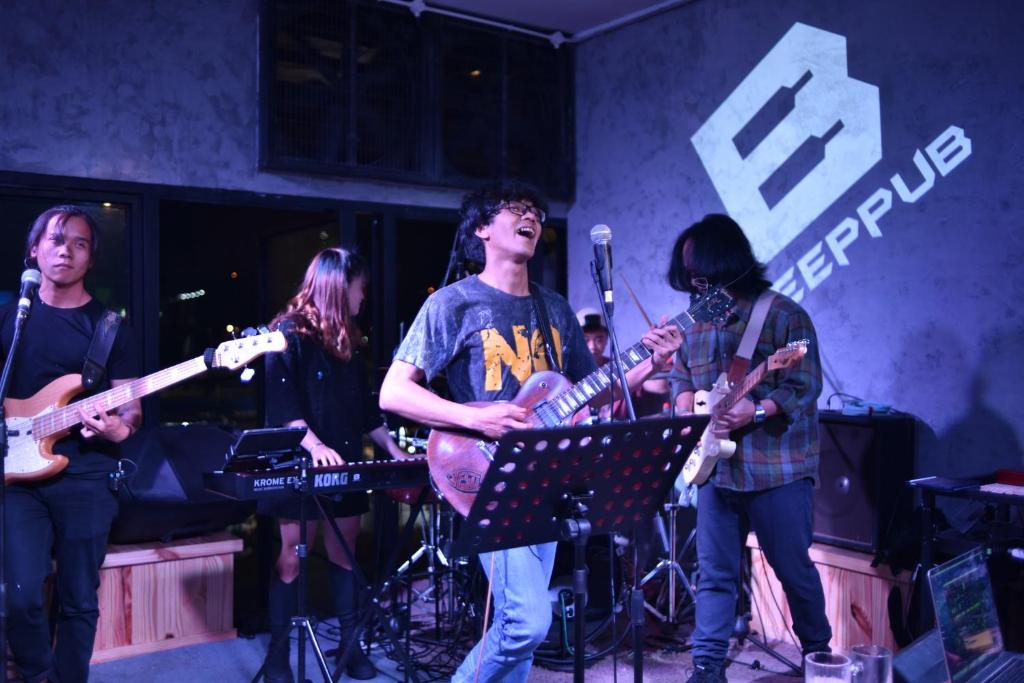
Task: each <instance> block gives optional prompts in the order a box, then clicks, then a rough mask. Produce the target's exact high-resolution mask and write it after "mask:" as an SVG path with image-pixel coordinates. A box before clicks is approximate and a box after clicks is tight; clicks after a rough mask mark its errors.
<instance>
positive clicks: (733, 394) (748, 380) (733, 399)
mask: <svg viewBox="0 0 1024 683" xmlns="http://www.w3.org/2000/svg"><path fill="white" fill-rule="evenodd" d="M767 371H768V362H767V361H761V363H760V364H759V365H758V366H757V367H756V368H754V369H753V370H752V371H751V372H750V374H748V375H747V376H746V377H744V378H743V381H742V382H740V383H739V384H737V385H736V386H735V387H733V388H732V390H731V391H730V392H729V393H728V394H726V395H725V396H723V397H722V400H721V401H719V402H718V403H717V404H716V406H715V407H716V409H718V410H721V411H722V412H725V411H727V410H729V409H730V408H732V407H733V406H734V405H736V404H737V403H739V400H740V399H741V398H743V397H744V396H746V395H747V394H749V393H750V391H751V390H752V389H753V388H754V387H756V386H757V385H758V384H760V383H761V380H762V379H764V376H765V374H766V373H767Z"/></svg>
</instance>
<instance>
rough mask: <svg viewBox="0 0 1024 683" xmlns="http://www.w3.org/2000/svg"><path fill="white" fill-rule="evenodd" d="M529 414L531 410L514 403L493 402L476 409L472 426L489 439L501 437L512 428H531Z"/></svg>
mask: <svg viewBox="0 0 1024 683" xmlns="http://www.w3.org/2000/svg"><path fill="white" fill-rule="evenodd" d="M529 415H530V411H529V410H527V409H526V408H523V407H522V406H517V405H516V404H514V403H492V404H491V405H487V406H481V407H479V408H476V409H475V411H474V414H473V420H474V421H473V424H472V426H471V428H472V429H473V431H476V432H480V433H481V434H483V435H484V436H486V437H487V438H488V439H499V438H501V437H502V435H504V434H505V432H507V431H509V430H512V429H530V426H531V425H530V424H529V423H528V422H527V421H526V420H527V418H528V417H529Z"/></svg>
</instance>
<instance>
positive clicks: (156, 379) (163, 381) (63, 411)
mask: <svg viewBox="0 0 1024 683" xmlns="http://www.w3.org/2000/svg"><path fill="white" fill-rule="evenodd" d="M206 369H207V366H206V361H205V360H204V358H203V356H199V357H198V358H193V359H192V360H187V361H185V362H183V363H178V364H177V365H173V366H171V367H169V368H166V369H164V370H161V371H159V372H155V373H153V374H152V375H147V376H145V377H140V378H139V379H137V380H135V381H133V382H129V383H127V384H122V385H120V386H116V387H114V388H113V389H108V390H107V391H104V392H101V393H99V394H96V395H95V396H90V397H88V398H85V399H82V400H80V401H76V402H74V403H69V404H68V405H66V406H64V407H62V408H57V409H56V410H53V411H52V412H49V413H44V414H42V415H40V416H38V417H36V418H35V419H34V420H33V421H32V431H33V434H34V435H35V437H36V439H37V440H38V439H42V438H45V437H47V436H50V435H52V434H57V433H58V432H62V431H64V430H67V429H71V428H72V427H74V426H76V425H78V424H81V422H82V416H81V415H79V413H78V408H79V406H82V405H88V410H87V411H86V412H89V413H92V412H95V410H94V406H95V407H96V408H98V409H99V410H101V411H104V412H109V411H111V410H114V409H116V408H119V407H121V406H123V405H125V404H126V403H130V402H132V401H134V400H136V399H140V398H142V397H143V396H148V395H149V394H152V393H155V392H157V391H160V390H161V389H166V388H167V387H169V386H171V385H173V384H177V383H178V382H183V381H185V380H186V379H189V378H191V377H195V376H196V375H201V374H202V373H204V372H206Z"/></svg>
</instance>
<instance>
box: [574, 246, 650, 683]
mask: <svg viewBox="0 0 1024 683" xmlns="http://www.w3.org/2000/svg"><path fill="white" fill-rule="evenodd" d="M597 268H598V266H597V264H596V262H595V261H591V262H590V275H591V276H592V277H593V279H594V286H595V287H597V299H598V301H600V302H601V313H602V315H604V319H605V322H606V323H607V325H606V327H607V328H608V339H610V340H611V343H612V359H611V363H612V372H613V374H612V383H611V384H610V385H609V387H608V389H609V391H611V399H612V411H611V413H612V419H613V420H614V419H615V381H614V380H615V377H618V379H619V386H620V387H621V389H622V399H623V402H625V404H626V415H627V416H628V420H629V422H636V410H635V409H634V408H633V394H632V393H631V392H630V391H629V385H628V384H626V373H625V371H623V369H622V363H621V362H620V361H619V339H618V335H617V334H616V333H615V325H614V323H613V322H612V311H610V310H609V309H608V305H607V302H606V301H605V300H604V290H603V289H602V288H601V279H600V278H599V277H598V275H597ZM609 270H610V268H609ZM608 280H609V282H611V273H610V272H609V273H608ZM639 545H640V544H639V542H638V541H637V539H636V538H634V541H633V566H634V567H639V561H640V558H639ZM629 605H630V610H629V611H630V624H629V625H630V628H631V629H633V681H634V683H643V680H644V634H643V627H644V621H645V619H646V614H645V612H644V592H643V589H642V588H641V587H640V572H639V571H637V570H635V569H634V571H633V588H632V589H631V590H630V593H629ZM576 618H577V619H582V618H583V616H582V610H577V613H576Z"/></svg>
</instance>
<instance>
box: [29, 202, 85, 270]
mask: <svg viewBox="0 0 1024 683" xmlns="http://www.w3.org/2000/svg"><path fill="white" fill-rule="evenodd" d="M54 216H58V218H57V223H56V224H55V225H54V227H55V228H56V229H57V232H58V233H60V234H61V235H63V234H64V228H65V226H66V225H67V224H68V221H69V220H71V219H72V218H81V219H82V220H83V221H85V224H86V225H88V226H89V232H90V233H92V234H91V237H90V241H89V257H90V259H91V260H92V262H93V263H96V253H97V251H98V250H99V248H100V231H99V227H98V226H97V225H96V219H94V218H93V217H92V216H91V215H89V213H87V212H86V211H85V209H83V208H81V207H80V206H74V205H72V204H61V205H60V206H54V207H51V208H49V209H47V210H46V211H43V212H42V213H41V214H39V216H38V217H37V218H36V219H35V220H34V221H33V222H32V227H31V228H29V230H28V237H26V238H25V265H33V266H34V265H35V263H32V261H34V259H33V258H32V247H36V246H39V240H41V239H43V233H44V232H46V226H48V225H49V224H50V221H51V220H52V219H53V217H54Z"/></svg>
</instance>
